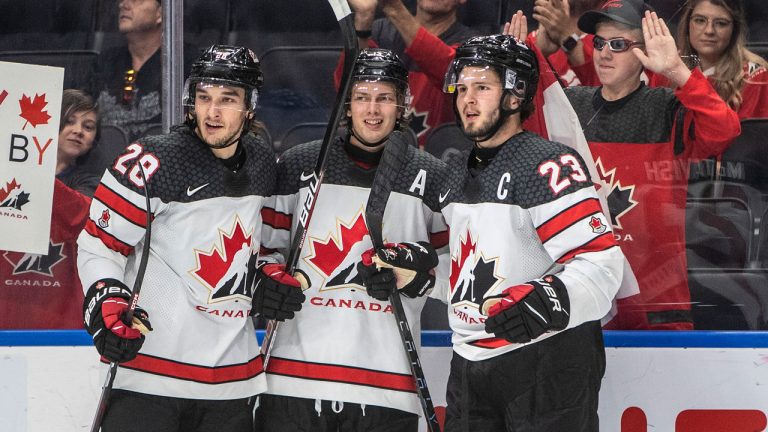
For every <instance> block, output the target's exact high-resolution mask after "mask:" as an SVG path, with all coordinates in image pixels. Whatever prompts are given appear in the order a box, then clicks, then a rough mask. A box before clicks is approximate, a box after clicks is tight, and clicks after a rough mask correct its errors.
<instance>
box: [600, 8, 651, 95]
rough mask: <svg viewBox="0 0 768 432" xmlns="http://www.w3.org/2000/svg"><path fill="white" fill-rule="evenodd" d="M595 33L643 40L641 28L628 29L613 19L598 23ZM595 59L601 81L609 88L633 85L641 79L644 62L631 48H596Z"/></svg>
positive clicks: (602, 35)
mask: <svg viewBox="0 0 768 432" xmlns="http://www.w3.org/2000/svg"><path fill="white" fill-rule="evenodd" d="M595 35H596V36H600V37H601V38H603V39H605V40H611V39H615V38H624V39H628V40H630V41H634V42H641V41H642V32H641V31H640V30H639V29H637V30H633V29H628V28H626V27H624V26H621V25H617V24H615V23H613V22H611V21H608V22H604V23H600V24H598V25H597V31H596V32H595ZM641 48H642V46H641ZM593 59H594V63H595V70H596V71H597V75H598V76H599V77H600V82H601V83H602V84H603V85H604V86H605V87H607V88H609V89H612V88H615V87H624V86H627V87H631V86H632V85H634V83H639V81H640V71H641V70H642V67H643V64H642V63H640V60H638V58H637V57H636V56H635V54H634V53H633V52H632V50H631V49H629V50H627V51H624V52H614V51H611V49H610V47H609V46H608V45H606V46H604V47H603V49H602V50H600V51H598V50H597V49H595V54H594V58H593Z"/></svg>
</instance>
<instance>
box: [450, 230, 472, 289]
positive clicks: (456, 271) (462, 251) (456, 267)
mask: <svg viewBox="0 0 768 432" xmlns="http://www.w3.org/2000/svg"><path fill="white" fill-rule="evenodd" d="M476 245H477V242H476V241H472V233H471V232H469V231H467V238H466V240H464V239H462V240H461V244H460V245H459V250H458V251H456V252H457V253H456V255H455V256H451V275H450V283H451V290H454V289H456V283H457V282H458V280H459V276H460V275H461V268H462V267H464V263H465V262H466V260H467V258H469V257H470V256H471V257H473V258H474V256H475V246H476ZM471 264H474V263H471Z"/></svg>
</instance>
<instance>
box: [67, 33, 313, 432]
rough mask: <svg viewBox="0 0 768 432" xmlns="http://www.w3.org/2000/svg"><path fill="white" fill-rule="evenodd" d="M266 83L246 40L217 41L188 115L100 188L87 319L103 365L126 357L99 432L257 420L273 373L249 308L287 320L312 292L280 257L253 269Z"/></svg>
mask: <svg viewBox="0 0 768 432" xmlns="http://www.w3.org/2000/svg"><path fill="white" fill-rule="evenodd" d="M262 82H263V76H262V73H261V68H260V65H259V62H258V60H257V59H256V56H255V55H254V54H253V52H252V51H251V50H249V49H247V48H244V47H232V46H221V45H214V46H212V47H210V48H209V49H207V50H206V51H205V52H204V53H203V54H202V55H201V56H200V58H199V59H198V60H197V61H196V62H195V63H194V65H193V68H192V73H191V75H190V78H189V79H188V80H187V82H186V83H185V89H184V101H183V103H184V105H185V107H186V113H185V114H186V122H185V123H184V124H183V125H179V126H177V127H174V128H173V129H172V130H171V131H170V132H169V133H168V134H165V135H156V136H151V137H145V138H142V139H140V140H139V141H137V142H134V143H133V144H131V145H130V146H129V147H128V148H127V149H126V152H125V154H123V155H121V156H120V157H119V158H118V159H117V160H116V161H115V163H114V164H113V165H112V166H111V167H110V169H109V170H108V171H107V172H105V173H104V175H103V176H102V179H101V184H100V185H99V188H98V189H96V194H95V195H94V199H93V202H92V204H91V210H90V219H89V220H88V222H86V225H85V229H84V230H83V232H82V233H81V234H80V237H79V238H78V246H79V249H78V269H79V270H80V278H81V280H82V283H83V289H84V290H85V301H84V303H83V312H84V323H85V326H86V329H87V330H88V332H89V333H90V334H91V335H92V336H93V339H94V345H95V347H96V350H97V351H98V353H99V354H101V355H102V356H103V357H102V361H106V360H109V361H115V362H120V367H119V368H118V373H117V375H116V379H115V381H114V390H113V391H112V393H111V396H110V401H109V410H108V411H107V413H106V415H105V417H104V424H103V430H105V431H115V430H153V431H158V432H160V431H162V432H182V431H183V432H194V431H211V430H216V431H219V432H241V431H251V428H252V427H253V416H252V407H251V406H250V403H249V400H248V399H249V398H250V397H251V396H254V395H256V394H258V393H261V392H262V391H264V390H265V389H266V379H265V378H264V374H263V370H262V366H261V364H262V362H261V357H260V355H259V345H258V342H257V340H256V338H255V335H254V326H253V321H252V319H251V317H250V316H249V315H253V314H256V313H260V314H262V315H264V316H266V317H267V318H276V319H286V318H290V317H292V316H293V312H294V311H296V310H299V309H300V308H301V302H302V301H303V300H304V296H303V295H302V294H301V290H300V289H299V288H298V282H296V281H295V280H294V279H293V278H292V277H290V276H287V275H285V274H284V272H281V271H280V268H279V266H277V265H275V266H273V267H271V268H270V267H259V268H257V267H256V261H257V257H258V251H259V249H260V243H261V242H260V237H261V229H262V218H261V212H262V209H263V205H264V203H265V201H266V197H267V196H269V195H271V194H272V192H273V189H274V185H275V165H276V161H275V155H274V151H273V150H272V148H271V146H270V145H268V144H267V143H266V142H264V140H262V139H261V138H260V137H258V136H257V135H255V134H254V133H252V126H253V123H252V121H253V116H254V112H255V109H256V100H257V96H258V91H259V88H260V87H261V84H262ZM139 167H142V168H143V172H144V173H145V175H141V174H140V173H141V170H140V169H139ZM145 193H146V194H148V195H149V197H150V200H151V203H150V207H151V209H149V208H146V206H147V204H146V201H145ZM148 214H149V215H151V216H152V226H151V228H152V230H151V231H152V236H151V240H150V239H148V238H146V237H145V234H146V228H147V227H146V223H147V222H146V218H147V216H148ZM145 242H149V244H148V245H147V247H148V250H149V252H148V255H141V252H140V251H141V250H143V247H144V245H146V243H145ZM137 254H138V255H140V256H141V258H144V257H145V256H147V257H148V261H147V263H148V264H147V267H146V269H147V270H148V271H147V273H146V276H145V277H144V279H143V280H142V281H141V282H142V292H141V301H140V303H141V305H143V306H144V307H146V311H145V310H143V309H141V308H137V309H136V314H135V315H134V317H139V319H140V320H141V321H142V322H143V323H145V326H146V327H149V325H148V318H149V316H148V314H150V313H151V314H153V320H154V321H155V328H154V330H153V331H152V333H150V334H148V335H147V336H146V343H145V336H144V335H142V334H141V333H140V332H139V330H138V329H137V328H136V327H134V326H132V325H125V324H124V323H123V321H122V320H123V317H124V314H125V313H126V311H127V309H128V307H129V306H128V303H127V300H128V299H129V298H130V297H131V295H132V291H131V288H129V285H130V286H134V279H136V278H137V273H138V267H139V266H140V264H139V262H140V258H138V257H137V256H136V255H137ZM294 282H295V286H294ZM134 306H135V305H134ZM180 365H183V367H179V366H180ZM137 412H141V413H142V415H139V416H137V415H136V413H137Z"/></svg>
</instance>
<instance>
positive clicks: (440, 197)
mask: <svg viewBox="0 0 768 432" xmlns="http://www.w3.org/2000/svg"><path fill="white" fill-rule="evenodd" d="M449 193H451V190H450V189H448V190H447V191H446V192H445V195H443V194H440V196H439V197H438V199H439V200H440V204H442V203H443V201H445V199H446V198H448V194H449ZM433 196H434V195H433Z"/></svg>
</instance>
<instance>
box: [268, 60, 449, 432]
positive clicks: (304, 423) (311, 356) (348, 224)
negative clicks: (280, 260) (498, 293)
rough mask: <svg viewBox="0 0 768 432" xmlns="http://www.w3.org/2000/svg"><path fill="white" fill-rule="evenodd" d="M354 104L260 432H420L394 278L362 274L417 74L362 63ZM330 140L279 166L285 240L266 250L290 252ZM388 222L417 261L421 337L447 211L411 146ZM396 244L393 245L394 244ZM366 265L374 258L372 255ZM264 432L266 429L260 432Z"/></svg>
mask: <svg viewBox="0 0 768 432" xmlns="http://www.w3.org/2000/svg"><path fill="white" fill-rule="evenodd" d="M352 84H353V88H352V91H351V96H350V98H349V100H348V101H346V113H347V120H346V133H342V134H340V136H338V137H336V138H334V141H332V142H331V143H330V146H331V147H330V150H329V154H328V160H327V165H326V171H325V176H324V178H323V185H322V188H321V190H320V193H319V195H318V201H317V203H316V207H315V209H314V213H313V216H312V220H311V222H310V224H309V228H308V229H309V231H308V233H307V240H306V242H307V244H305V245H304V248H303V250H302V255H301V256H300V257H299V262H298V265H297V268H298V269H299V270H302V271H303V272H304V273H305V274H306V275H308V277H309V278H310V279H311V281H312V284H311V288H310V289H308V290H306V291H305V294H306V297H307V300H306V302H305V303H304V306H303V309H302V310H301V312H300V313H298V314H297V315H296V317H295V319H293V320H291V321H288V322H286V323H284V324H282V325H281V326H280V330H279V331H278V332H277V339H276V340H275V343H274V347H273V348H272V351H271V357H270V361H269V364H268V367H267V381H268V384H269V385H268V393H267V394H263V395H261V396H260V398H259V399H260V407H259V413H258V414H257V419H258V418H260V421H259V424H260V426H261V429H260V430H262V431H271V432H283V431H310V430H311V431H350V432H351V431H355V432H357V431H374V430H387V431H395V432H397V431H408V432H415V431H416V430H418V418H419V413H421V408H420V403H419V399H418V395H417V389H416V386H415V382H414V379H413V377H412V376H411V372H410V368H409V363H408V358H407V356H406V354H405V352H404V350H403V347H402V343H401V340H400V335H399V332H398V328H397V325H396V320H395V318H394V316H393V313H392V309H391V306H390V303H389V301H388V298H389V297H388V296H389V294H390V293H391V292H392V290H393V289H394V288H395V282H394V275H393V273H392V271H391V270H389V269H387V270H382V271H379V270H376V268H375V266H373V265H372V263H371V262H368V263H367V264H368V265H366V264H361V253H363V252H365V251H367V250H369V249H371V247H372V243H371V240H370V236H369V235H368V230H367V228H366V224H365V219H364V211H365V207H366V202H367V199H368V195H369V193H370V187H371V184H372V181H373V178H374V175H375V173H376V169H377V164H378V162H379V159H380V158H381V155H382V152H383V150H384V146H385V145H386V141H387V139H388V138H389V137H390V135H391V134H400V133H406V132H407V131H403V132H401V130H404V128H405V127H406V126H405V125H406V124H407V121H405V120H404V117H405V113H406V110H407V108H408V101H409V91H408V70H407V69H406V68H405V66H404V65H403V63H402V62H401V61H400V59H399V58H398V57H397V56H396V55H395V54H394V53H392V52H391V51H389V50H384V49H366V50H363V51H362V52H361V53H360V54H359V56H358V58H357V59H356V61H355V64H354V67H353V73H352ZM320 147H321V142H319V141H315V142H310V143H305V144H301V145H299V146H296V147H293V148H291V149H288V150H287V151H286V152H285V153H284V154H283V155H282V156H281V157H280V161H279V162H278V186H277V192H276V194H275V197H276V198H275V203H274V206H275V207H274V210H275V214H276V215H280V216H279V217H275V218H274V220H275V223H274V226H273V227H270V230H272V229H273V228H281V229H282V231H277V232H278V233H279V234H280V235H279V236H278V237H276V238H275V242H274V243H272V242H266V239H265V246H267V247H270V248H271V247H277V248H283V249H285V248H287V247H288V245H289V244H290V239H291V236H292V234H293V233H294V232H295V228H296V225H297V220H298V215H299V214H300V212H301V208H302V204H303V203H304V202H305V200H306V198H307V196H308V192H309V184H310V179H311V177H312V176H311V175H308V174H309V173H311V172H312V170H313V167H314V166H315V163H316V161H317V157H318V153H319V150H320ZM408 152H409V153H408V163H407V164H406V165H405V166H404V167H403V170H402V172H401V173H400V176H399V178H398V184H396V185H395V186H394V188H393V191H392V193H391V195H390V197H389V203H388V205H387V207H386V212H385V214H384V224H383V236H384V240H385V241H386V242H388V243H392V244H393V245H392V246H391V247H392V251H393V252H395V254H394V255H393V259H395V258H396V257H397V253H401V254H411V255H410V256H411V257H412V258H413V259H414V261H415V262H417V263H418V265H417V266H416V267H417V268H416V270H421V271H418V272H417V277H416V279H415V281H414V282H412V283H411V284H409V285H408V286H405V287H403V288H402V291H401V292H402V293H403V305H404V308H405V310H406V313H407V315H408V320H409V322H410V324H411V327H412V329H413V332H414V333H416V334H417V333H418V332H419V331H420V325H419V319H420V313H421V309H422V307H423V305H424V302H425V300H426V299H425V297H423V295H424V294H425V293H426V292H427V291H428V289H427V288H428V287H431V286H432V284H433V283H434V276H432V275H431V274H430V273H429V272H428V270H430V269H431V268H432V267H434V265H436V263H437V257H436V254H435V248H440V247H442V246H444V245H445V243H446V240H447V231H446V227H445V224H444V223H443V221H442V218H441V216H440V213H439V209H438V193H437V192H438V189H439V185H440V184H441V183H442V181H443V176H444V165H443V163H442V162H440V161H439V160H437V159H436V158H434V157H432V156H431V155H429V154H426V153H422V152H420V151H419V150H418V148H417V147H416V143H415V140H414V142H413V145H412V146H411V147H409V148H408ZM395 243H396V244H397V245H394V244H395ZM366 256H368V257H370V253H369V254H367V255H366ZM257 429H258V428H257Z"/></svg>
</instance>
